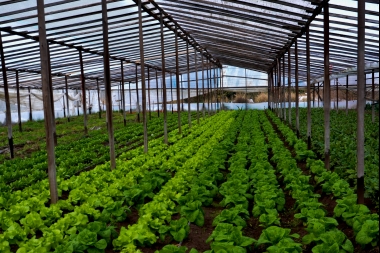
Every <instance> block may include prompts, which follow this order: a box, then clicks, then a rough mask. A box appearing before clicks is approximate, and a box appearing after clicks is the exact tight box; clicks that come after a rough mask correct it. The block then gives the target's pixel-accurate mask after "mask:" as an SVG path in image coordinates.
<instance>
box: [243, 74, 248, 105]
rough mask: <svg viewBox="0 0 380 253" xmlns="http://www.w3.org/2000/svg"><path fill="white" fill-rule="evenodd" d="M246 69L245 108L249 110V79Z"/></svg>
mask: <svg viewBox="0 0 380 253" xmlns="http://www.w3.org/2000/svg"><path fill="white" fill-rule="evenodd" d="M244 70H245V110H248V79H247V69H244Z"/></svg>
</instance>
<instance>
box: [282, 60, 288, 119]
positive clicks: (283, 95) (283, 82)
mask: <svg viewBox="0 0 380 253" xmlns="http://www.w3.org/2000/svg"><path fill="white" fill-rule="evenodd" d="M285 73H286V72H285V54H284V55H283V56H282V77H283V79H282V91H281V95H282V105H283V112H282V114H283V119H284V122H286V118H287V114H286V99H285V91H286V84H285V80H286V79H285Z"/></svg>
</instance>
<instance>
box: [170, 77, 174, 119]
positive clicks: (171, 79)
mask: <svg viewBox="0 0 380 253" xmlns="http://www.w3.org/2000/svg"><path fill="white" fill-rule="evenodd" d="M170 94H171V103H170V104H171V107H172V114H174V108H173V103H174V100H173V99H174V98H173V76H172V72H170Z"/></svg>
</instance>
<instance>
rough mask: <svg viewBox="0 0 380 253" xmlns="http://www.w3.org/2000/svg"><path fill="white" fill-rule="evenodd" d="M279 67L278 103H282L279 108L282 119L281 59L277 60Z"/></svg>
mask: <svg viewBox="0 0 380 253" xmlns="http://www.w3.org/2000/svg"><path fill="white" fill-rule="evenodd" d="M277 65H278V68H277V70H278V77H277V79H278V80H277V81H278V102H279V103H280V104H279V108H280V111H279V117H280V118H281V119H282V101H281V84H282V82H281V78H282V74H281V59H277Z"/></svg>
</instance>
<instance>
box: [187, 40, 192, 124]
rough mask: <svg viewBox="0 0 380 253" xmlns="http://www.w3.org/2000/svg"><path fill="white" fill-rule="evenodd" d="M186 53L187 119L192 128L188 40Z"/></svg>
mask: <svg viewBox="0 0 380 253" xmlns="http://www.w3.org/2000/svg"><path fill="white" fill-rule="evenodd" d="M186 55H187V121H188V122H189V128H191V105H190V98H191V93H190V84H191V80H190V52H189V41H187V42H186Z"/></svg>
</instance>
